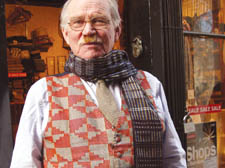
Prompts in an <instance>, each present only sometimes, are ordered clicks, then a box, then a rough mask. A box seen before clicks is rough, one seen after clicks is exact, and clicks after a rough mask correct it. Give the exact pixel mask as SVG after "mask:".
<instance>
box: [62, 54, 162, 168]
mask: <svg viewBox="0 0 225 168" xmlns="http://www.w3.org/2000/svg"><path fill="white" fill-rule="evenodd" d="M65 71H66V72H72V73H74V74H76V75H77V76H79V77H81V78H82V79H84V80H86V81H89V82H94V83H95V82H96V81H97V80H99V79H102V80H104V81H105V82H106V83H111V82H120V83H121V86H122V91H123V94H124V97H125V100H126V103H127V105H128V110H129V112H130V114H131V120H132V126H133V137H134V138H133V139H134V163H135V168H160V167H162V125H161V121H160V119H159V117H158V114H157V111H156V109H155V107H154V106H153V102H152V100H151V99H149V97H148V96H147V95H146V93H145V91H144V89H143V88H142V87H141V85H140V82H139V80H137V78H136V74H137V70H136V68H135V67H134V66H133V64H132V63H131V62H130V61H129V60H128V56H127V53H126V52H125V51H121V50H113V51H111V52H110V53H108V54H106V55H104V56H102V57H97V58H94V59H89V60H84V59H82V58H80V57H77V56H75V55H73V53H72V52H71V53H70V56H69V59H68V60H67V62H66V64H65Z"/></svg>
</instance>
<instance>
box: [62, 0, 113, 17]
mask: <svg viewBox="0 0 225 168" xmlns="http://www.w3.org/2000/svg"><path fill="white" fill-rule="evenodd" d="M66 12H67V16H68V19H70V18H74V17H93V16H95V15H98V16H99V15H100V16H104V17H107V18H108V19H111V12H110V5H109V2H108V0H72V1H71V2H70V4H69V5H68V7H67V11H66Z"/></svg>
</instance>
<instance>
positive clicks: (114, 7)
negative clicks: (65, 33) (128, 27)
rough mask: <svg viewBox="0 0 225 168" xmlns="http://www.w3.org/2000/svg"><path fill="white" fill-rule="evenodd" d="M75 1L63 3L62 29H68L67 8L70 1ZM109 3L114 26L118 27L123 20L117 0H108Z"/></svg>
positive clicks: (68, 0)
mask: <svg viewBox="0 0 225 168" xmlns="http://www.w3.org/2000/svg"><path fill="white" fill-rule="evenodd" d="M72 1H75V0H67V1H66V3H65V4H64V5H63V8H62V11H61V16H60V27H61V29H66V27H67V25H68V20H69V17H70V16H68V12H67V8H68V6H69V5H70V2H72ZM108 2H109V5H110V8H111V9H110V11H111V17H112V22H113V25H114V27H118V26H119V25H120V22H121V18H120V14H119V7H118V3H117V0H108Z"/></svg>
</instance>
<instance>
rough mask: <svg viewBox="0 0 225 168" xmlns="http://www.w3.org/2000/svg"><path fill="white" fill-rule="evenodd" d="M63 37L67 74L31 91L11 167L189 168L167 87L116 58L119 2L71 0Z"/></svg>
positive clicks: (123, 55) (65, 9)
mask: <svg viewBox="0 0 225 168" xmlns="http://www.w3.org/2000/svg"><path fill="white" fill-rule="evenodd" d="M61 29H62V33H63V36H64V38H65V40H66V42H67V43H68V44H69V46H70V47H71V52H70V56H69V59H68V61H67V63H66V65H65V71H66V72H65V73H63V74H59V75H56V76H51V77H46V78H42V79H40V80H39V81H37V82H36V83H35V84H34V85H33V86H32V87H31V89H30V90H29V93H28V95H27V98H26V102H25V106H24V109H23V113H22V116H21V120H20V125H19V129H18V133H17V137H16V143H15V149H14V153H13V158H12V163H11V167H12V168H15V167H19V168H22V167H23V168H25V167H27V168H31V167H49V168H53V167H69V168H73V167H75V168H107V167H111V168H114V167H115V168H118V167H119V168H127V167H140V168H142V167H149V168H150V167H155V168H160V167H164V168H178V167H179V168H183V167H186V161H185V152H184V150H183V149H182V146H181V143H180V140H179V138H178V135H177V133H176V130H175V128H174V125H173V122H172V120H171V117H170V115H169V112H168V108H167V103H166V98H165V95H164V91H163V88H162V85H161V83H160V82H159V81H158V80H157V79H156V78H155V77H154V76H152V75H151V74H150V73H147V72H143V71H137V70H136V69H135V68H134V66H133V65H132V64H131V63H130V62H129V60H128V56H127V54H126V52H125V51H120V50H112V48H113V45H114V43H115V41H117V40H118V39H119V36H120V33H121V20H120V16H119V13H118V5H117V2H116V0H68V1H67V2H66V3H65V5H64V7H63V9H62V13H61Z"/></svg>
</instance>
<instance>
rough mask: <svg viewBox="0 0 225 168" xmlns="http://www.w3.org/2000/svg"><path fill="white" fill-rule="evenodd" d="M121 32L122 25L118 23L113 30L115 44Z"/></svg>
mask: <svg viewBox="0 0 225 168" xmlns="http://www.w3.org/2000/svg"><path fill="white" fill-rule="evenodd" d="M121 31H122V25H121V23H120V24H119V26H117V27H116V28H115V42H116V41H117V40H119V38H120V34H121Z"/></svg>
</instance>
